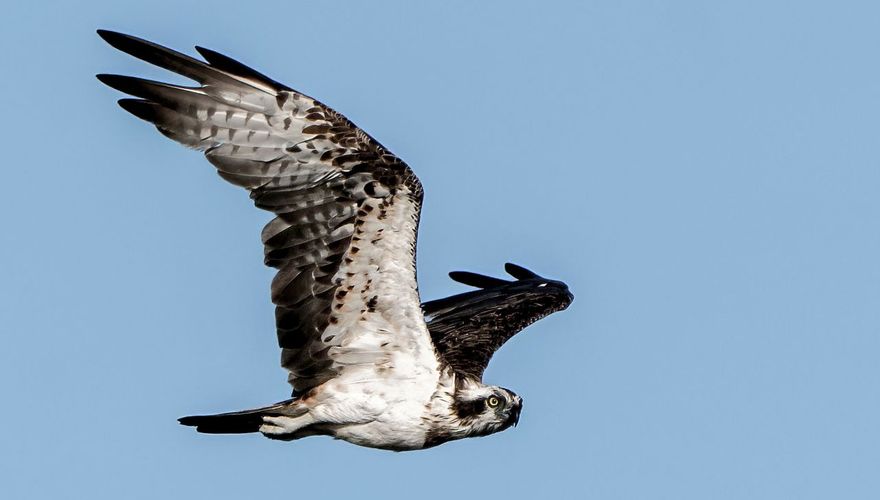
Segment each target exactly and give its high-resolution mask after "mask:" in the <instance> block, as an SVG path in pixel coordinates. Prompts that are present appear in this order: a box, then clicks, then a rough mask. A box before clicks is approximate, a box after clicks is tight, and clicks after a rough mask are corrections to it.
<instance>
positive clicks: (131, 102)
mask: <svg viewBox="0 0 880 500" xmlns="http://www.w3.org/2000/svg"><path fill="white" fill-rule="evenodd" d="M117 103H119V106H120V107H121V108H122V109H124V110H126V111H128V112H129V113H131V114H133V115H134V116H136V117H138V118H140V119H141V120H146V121H148V122H151V123H152V122H155V121H156V111H155V109H154V106H155V104H153V103H151V102H149V101H144V100H142V99H120V100H118V101H117Z"/></svg>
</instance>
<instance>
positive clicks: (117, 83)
mask: <svg viewBox="0 0 880 500" xmlns="http://www.w3.org/2000/svg"><path fill="white" fill-rule="evenodd" d="M95 78H97V79H98V81H100V82H101V83H103V84H104V85H106V86H108V87H110V88H111V89H115V90H118V91H120V92H125V93H126V94H133V93H132V92H129V87H130V85H128V83H129V81H130V80H131V77H128V76H122V75H110V74H107V73H101V74H99V75H95Z"/></svg>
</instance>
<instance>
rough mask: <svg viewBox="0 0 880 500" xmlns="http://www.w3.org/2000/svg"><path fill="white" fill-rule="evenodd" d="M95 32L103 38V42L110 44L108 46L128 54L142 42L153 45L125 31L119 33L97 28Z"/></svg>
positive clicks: (142, 43)
mask: <svg viewBox="0 0 880 500" xmlns="http://www.w3.org/2000/svg"><path fill="white" fill-rule="evenodd" d="M97 33H98V36H99V37H101V38H103V39H104V41H105V42H107V43H109V44H110V46H112V47H115V48H117V49H119V50H121V51H123V52H127V53H129V54H131V53H132V51H133V50H136V49H137V48H138V47H140V46H142V45H144V44H146V45H153V44H152V43H150V42H148V41H146V40H143V39H141V38H138V37H135V36H131V35H126V34H125V33H120V32H118V31H111V30H98V31H97ZM132 55H134V54H132Z"/></svg>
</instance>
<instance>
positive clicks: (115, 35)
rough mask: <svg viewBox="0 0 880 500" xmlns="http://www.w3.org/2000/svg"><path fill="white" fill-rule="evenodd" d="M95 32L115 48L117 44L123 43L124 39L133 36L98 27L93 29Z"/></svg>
mask: <svg viewBox="0 0 880 500" xmlns="http://www.w3.org/2000/svg"><path fill="white" fill-rule="evenodd" d="M95 32H96V33H97V34H98V36H99V37H101V38H102V39H103V40H104V41H105V42H107V43H109V44H110V45H112V46H114V47H116V48H119V47H118V45H119V44H121V43H124V42H125V40H129V39H131V38H134V37H132V36H131V35H126V34H125V33H120V32H118V31H113V30H104V29H99V30H95Z"/></svg>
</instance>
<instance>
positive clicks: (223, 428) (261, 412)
mask: <svg viewBox="0 0 880 500" xmlns="http://www.w3.org/2000/svg"><path fill="white" fill-rule="evenodd" d="M293 401H294V400H293V399H288V400H287V401H282V402H280V403H276V404H274V405H272V406H266V407H264V408H256V409H253V410H243V411H234V412H230V413H219V414H217V415H192V416H189V417H181V418H178V419H177V421H178V422H180V423H181V424H183V425H189V426H192V427H195V428H196V430H197V431H199V432H204V433H206V434H247V433H249V432H259V431H260V426H261V425H263V417H272V416H280V415H286V414H287V413H288V412H287V411H285V410H286V409H289V407H290V403H292V402H293Z"/></svg>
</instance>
